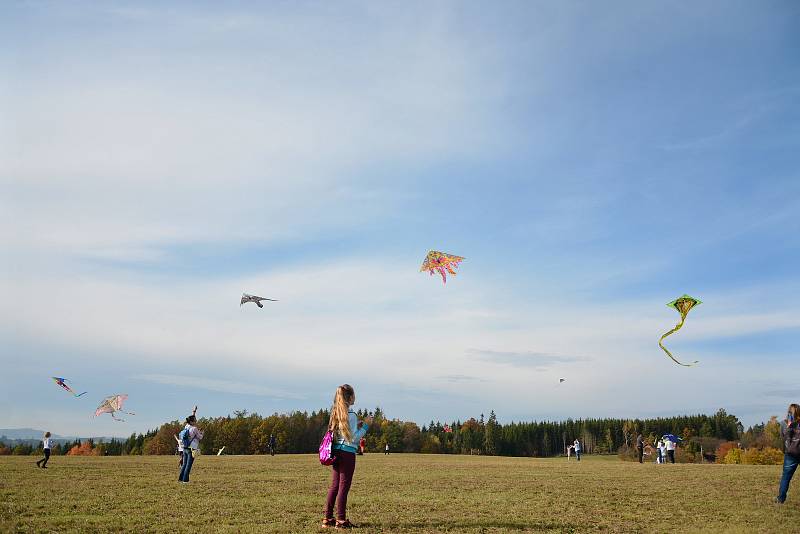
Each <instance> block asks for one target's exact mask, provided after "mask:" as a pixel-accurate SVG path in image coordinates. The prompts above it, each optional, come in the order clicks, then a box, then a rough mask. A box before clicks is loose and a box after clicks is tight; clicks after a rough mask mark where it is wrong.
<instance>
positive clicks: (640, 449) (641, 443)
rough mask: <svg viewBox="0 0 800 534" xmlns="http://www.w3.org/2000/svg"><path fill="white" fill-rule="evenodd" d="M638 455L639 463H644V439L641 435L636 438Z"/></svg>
mask: <svg viewBox="0 0 800 534" xmlns="http://www.w3.org/2000/svg"><path fill="white" fill-rule="evenodd" d="M636 454H637V455H638V456H639V463H642V457H643V456H644V438H643V437H642V435H641V434H639V435H638V436H636Z"/></svg>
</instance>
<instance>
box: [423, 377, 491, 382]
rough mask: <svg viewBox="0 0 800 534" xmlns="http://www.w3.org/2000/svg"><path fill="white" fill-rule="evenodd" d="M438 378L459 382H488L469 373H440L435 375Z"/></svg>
mask: <svg viewBox="0 0 800 534" xmlns="http://www.w3.org/2000/svg"><path fill="white" fill-rule="evenodd" d="M434 378H435V379H436V380H444V381H447V382H453V383H459V382H486V380H485V379H483V378H479V377H477V376H468V375H440V376H437V377H434Z"/></svg>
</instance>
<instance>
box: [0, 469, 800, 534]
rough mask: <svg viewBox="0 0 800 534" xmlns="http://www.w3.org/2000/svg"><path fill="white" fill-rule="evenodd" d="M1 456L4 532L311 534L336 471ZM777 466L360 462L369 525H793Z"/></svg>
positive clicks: (356, 512) (796, 519) (359, 514)
mask: <svg viewBox="0 0 800 534" xmlns="http://www.w3.org/2000/svg"><path fill="white" fill-rule="evenodd" d="M35 460H36V458H34V457H19V456H10V457H9V456H6V457H0V506H2V508H1V509H0V528H2V530H3V531H4V532H70V531H71V532H103V531H114V532H120V531H129V532H172V533H177V532H317V531H319V530H320V529H319V528H318V525H319V521H320V519H321V517H322V507H323V502H324V496H325V491H326V487H327V482H328V477H329V476H330V468H325V467H322V466H320V465H319V462H318V461H317V459H316V456H309V455H287V456H275V457H269V456H222V457H216V456H203V457H200V458H198V460H197V461H196V462H195V467H194V469H193V472H192V482H191V484H189V485H180V484H178V483H177V473H178V468H177V458H176V457H163V456H162V457H158V456H144V457H142V456H129V457H104V458H97V457H53V458H52V459H51V462H50V466H51V467H50V468H49V469H47V470H44V469H37V468H36V467H35V466H34V461H35ZM779 477H780V468H779V467H778V466H744V465H690V464H684V465H679V464H676V465H663V466H658V465H654V464H644V465H639V464H636V463H627V462H621V461H619V460H617V459H616V458H612V457H608V458H600V457H595V458H592V457H589V458H585V459H584V460H583V461H581V462H580V463H578V462H576V461H574V459H573V460H572V461H570V462H567V461H566V459H564V458H560V459H530V458H500V457H480V456H442V455H436V456H434V455H414V454H407V455H404V454H394V455H391V456H388V457H387V456H383V455H378V454H372V455H366V456H363V457H359V458H358V463H357V467H356V475H355V482H354V484H353V489H352V490H351V493H350V503H349V507H348V516H349V518H350V519H351V520H352V521H353V522H354V523H356V524H357V525H359V527H360V528H359V531H362V532H379V531H383V532H390V531H391V532H505V531H549V532H586V531H596V532H597V531H599V532H607V531H610V532H644V531H647V532H669V531H680V532H777V533H782V534H786V533H790V532H798V528H800V527H798V525H800V486H798V484H800V482H798V481H795V483H794V484H795V487H794V488H791V489H790V493H789V499H788V501H787V503H786V504H785V505H784V506H782V507H780V506H778V505H775V504H773V503H772V499H773V498H774V496H775V494H776V492H777V484H778V480H779Z"/></svg>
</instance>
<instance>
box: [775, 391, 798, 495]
mask: <svg viewBox="0 0 800 534" xmlns="http://www.w3.org/2000/svg"><path fill="white" fill-rule="evenodd" d="M781 437H783V475H781V484H780V486H779V487H778V496H777V497H775V502H776V503H778V504H783V503H784V502H785V501H786V494H787V493H788V492H789V483H790V482H791V481H792V476H794V472H795V471H796V470H797V464H798V463H800V405H797V404H790V405H789V409H788V410H787V412H786V420H785V421H783V422H782V423H781Z"/></svg>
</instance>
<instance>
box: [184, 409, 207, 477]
mask: <svg viewBox="0 0 800 534" xmlns="http://www.w3.org/2000/svg"><path fill="white" fill-rule="evenodd" d="M196 413H197V406H195V407H194V411H192V415H190V416H189V417H187V418H186V426H184V427H183V430H181V432H180V434H178V437H180V440H181V444H182V445H183V465H182V466H181V472H180V475H178V482H181V483H183V484H188V483H189V473H191V472H192V464H193V463H194V457H195V454H198V453H197V451H198V450H199V449H200V440H201V439H203V432H202V431H201V430H200V429H199V428H197V416H196V415H195V414H196Z"/></svg>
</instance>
